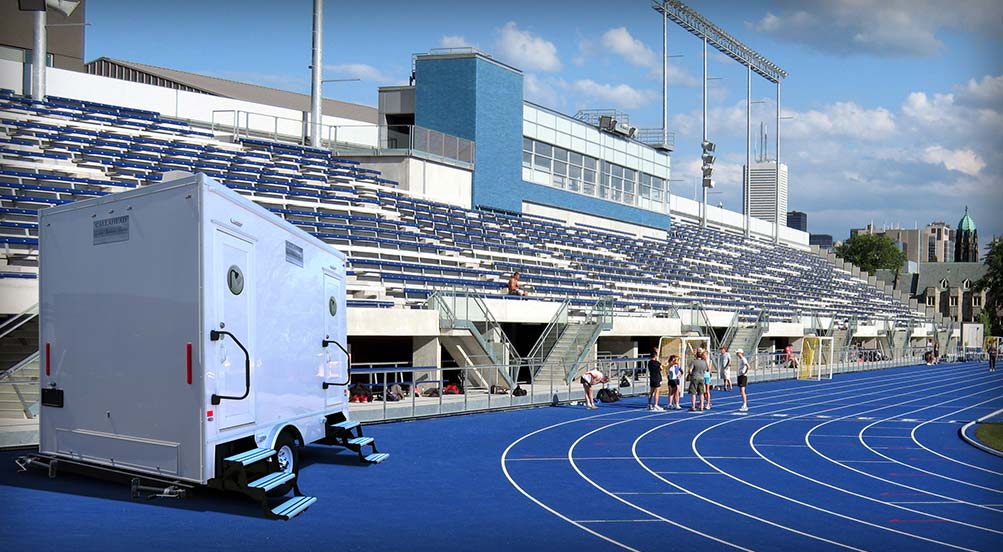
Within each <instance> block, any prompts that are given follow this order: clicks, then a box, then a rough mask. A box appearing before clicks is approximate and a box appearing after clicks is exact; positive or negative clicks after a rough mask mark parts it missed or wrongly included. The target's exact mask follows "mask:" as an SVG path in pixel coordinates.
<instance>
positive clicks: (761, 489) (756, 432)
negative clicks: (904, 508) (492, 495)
mask: <svg viewBox="0 0 1003 552" xmlns="http://www.w3.org/2000/svg"><path fill="white" fill-rule="evenodd" d="M920 386H921V384H915V385H910V386H907V387H906V388H915V387H920ZM881 393H882V391H880V390H876V391H874V392H871V393H866V394H864V395H863V396H871V395H881ZM837 400H840V399H837ZM876 400H877V399H876ZM829 402H830V401H824V402H822V403H819V404H827V403H829ZM831 402H835V401H831ZM858 404H859V403H858ZM840 408H842V407H841V406H836V407H832V408H829V409H826V410H822V412H828V411H831V410H839V409H840ZM792 409H793V408H792ZM811 415H813V414H804V415H803V416H811ZM795 419H796V418H795ZM789 421H791V420H788V419H784V420H777V421H775V422H771V423H769V424H767V425H765V426H763V427H761V428H759V429H758V430H756V431H755V432H754V433H753V434H752V435H751V436H750V437H749V446H750V447H751V448H752V449H753V451H755V453H756V454H757V455H759V456H760V457H762V458H763V460H765V461H767V462H769V463H770V464H772V465H774V466H776V467H777V468H780V469H781V470H784V471H786V472H788V473H791V474H793V475H796V476H798V477H805V476H803V475H801V474H799V473H796V472H794V471H792V470H790V469H788V468H786V467H784V466H782V465H780V464H778V463H776V462H774V461H772V460H770V459H769V458H767V457H766V456H765V455H763V454H762V452H760V451H759V449H758V448H757V446H756V444H755V438H756V436H757V435H758V434H759V433H760V432H761V431H763V430H764V429H766V428H767V427H770V426H773V425H777V424H780V423H785V422H789ZM727 423H730V422H728V421H726V422H721V423H718V424H716V425H714V426H711V427H708V428H707V429H705V430H704V431H703V432H701V433H700V434H698V435H697V436H696V437H694V439H693V442H692V443H693V445H692V446H693V450H694V453H696V454H699V451H698V450H697V449H696V441H697V439H698V438H699V437H700V435H702V434H703V433H705V432H707V431H709V430H711V429H714V428H716V427H718V426H721V425H724V424H727ZM826 423H829V422H826ZM800 446H802V447H807V446H810V445H807V444H804V445H800ZM635 447H636V441H635ZM707 464H708V465H709V466H711V467H713V468H715V469H717V470H720V471H721V472H722V473H723V474H724V475H726V476H728V477H730V478H731V479H733V480H735V481H737V482H739V483H742V484H744V485H747V486H749V487H752V488H754V489H757V490H759V491H761V492H764V493H767V494H770V495H773V496H776V497H778V498H782V499H784V500H788V501H790V502H793V503H795V504H799V505H801V506H804V507H807V508H811V509H814V510H818V511H821V512H826V513H829V514H831V515H834V516H837V517H840V518H843V519H847V520H849V521H854V522H857V523H861V524H863V525H868V526H870V527H874V528H877V529H881V530H884V531H889V532H892V533H896V534H900V535H903V536H907V537H912V538H915V539H919V540H924V541H928V542H933V543H936V544H942V545H944V546H949V547H952V548H958V549H961V550H969V549H967V548H964V547H961V546H956V545H953V544H949V543H944V542H941V541H937V540H935V539H930V538H927V537H923V536H920V535H914V534H912V533H908V532H905V531H900V530H898V529H893V528H890V527H884V526H881V525H878V524H875V523H871V522H869V521H866V520H863V519H860V518H855V517H852V516H847V515H845V514H841V513H839V512H834V511H830V510H826V509H824V508H820V507H818V506H815V505H813V504H808V503H806V502H803V501H800V500H797V499H795V498H792V497H789V496H786V495H782V494H780V493H777V492H774V491H771V490H769V489H766V488H763V487H760V486H758V485H754V484H752V483H749V482H748V481H743V480H742V479H740V478H738V477H735V476H733V475H731V474H728V473H727V472H724V471H723V470H721V468H719V467H717V466H716V465H714V464H712V463H710V462H707ZM805 478H806V479H809V480H811V481H815V482H817V483H819V484H821V485H824V486H827V487H831V488H834V489H836V490H840V491H844V492H846V491H845V490H844V489H840V488H838V487H834V486H832V485H829V484H827V483H822V482H820V481H816V480H813V479H811V478H807V477H805ZM741 513H743V515H744V512H741Z"/></svg>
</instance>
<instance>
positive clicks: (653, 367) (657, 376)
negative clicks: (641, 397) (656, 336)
mask: <svg viewBox="0 0 1003 552" xmlns="http://www.w3.org/2000/svg"><path fill="white" fill-rule="evenodd" d="M661 393H662V363H661V362H659V361H658V347H655V348H654V350H652V351H651V358H649V359H648V410H654V411H656V412H661V411H662V410H664V408H662V407H660V406H658V397H659V395H660V394H661Z"/></svg>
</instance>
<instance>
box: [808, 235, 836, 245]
mask: <svg viewBox="0 0 1003 552" xmlns="http://www.w3.org/2000/svg"><path fill="white" fill-rule="evenodd" d="M808 245H817V246H818V247H821V248H822V249H832V247H833V244H832V234H809V235H808Z"/></svg>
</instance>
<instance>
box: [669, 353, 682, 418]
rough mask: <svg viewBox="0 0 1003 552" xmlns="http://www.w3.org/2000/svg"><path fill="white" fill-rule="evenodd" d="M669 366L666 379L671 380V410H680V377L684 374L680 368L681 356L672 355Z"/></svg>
mask: <svg viewBox="0 0 1003 552" xmlns="http://www.w3.org/2000/svg"><path fill="white" fill-rule="evenodd" d="M668 365H669V367H668V370H667V374H666V375H665V377H666V378H668V380H669V410H679V408H680V406H679V376H680V375H681V372H682V368H680V367H679V355H671V356H670V357H669V362H668ZM673 402H674V403H675V404H673Z"/></svg>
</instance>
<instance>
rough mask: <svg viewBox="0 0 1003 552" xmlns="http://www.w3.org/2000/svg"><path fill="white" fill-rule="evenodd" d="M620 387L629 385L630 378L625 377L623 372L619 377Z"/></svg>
mask: <svg viewBox="0 0 1003 552" xmlns="http://www.w3.org/2000/svg"><path fill="white" fill-rule="evenodd" d="M620 387H630V380H629V379H627V374H624V375H623V376H622V377H621V378H620Z"/></svg>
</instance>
